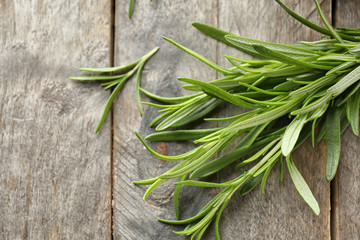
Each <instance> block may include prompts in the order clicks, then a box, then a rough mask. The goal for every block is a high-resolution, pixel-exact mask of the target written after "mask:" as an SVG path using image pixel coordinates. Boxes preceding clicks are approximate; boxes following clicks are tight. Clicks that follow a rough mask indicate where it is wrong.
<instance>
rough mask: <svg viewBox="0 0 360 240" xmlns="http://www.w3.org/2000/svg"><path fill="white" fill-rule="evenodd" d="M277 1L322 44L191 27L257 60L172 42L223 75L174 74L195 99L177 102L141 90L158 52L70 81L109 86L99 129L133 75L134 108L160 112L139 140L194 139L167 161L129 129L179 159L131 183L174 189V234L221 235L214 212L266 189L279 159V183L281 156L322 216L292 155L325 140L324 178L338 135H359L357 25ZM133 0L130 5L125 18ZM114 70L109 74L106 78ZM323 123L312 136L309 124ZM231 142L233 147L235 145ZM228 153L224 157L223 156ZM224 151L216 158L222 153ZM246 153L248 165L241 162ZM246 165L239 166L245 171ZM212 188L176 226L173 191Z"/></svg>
mask: <svg viewBox="0 0 360 240" xmlns="http://www.w3.org/2000/svg"><path fill="white" fill-rule="evenodd" d="M276 2H278V3H279V5H280V6H281V7H282V8H283V9H284V10H285V11H286V12H287V13H288V14H289V15H291V16H292V17H294V18H295V19H296V20H298V21H299V22H301V23H303V24H304V25H306V26H308V27H310V28H312V29H314V30H315V31H317V32H320V33H322V34H325V35H326V36H327V38H326V39H322V40H319V41H314V42H305V41H303V42H299V43H297V44H277V43H270V42H265V41H260V40H255V39H250V38H245V37H241V36H236V35H233V34H231V33H229V32H227V31H224V30H221V29H218V28H215V27H212V26H209V25H206V24H202V23H193V26H194V27H196V28H197V29H198V30H200V31H201V32H202V33H204V34H206V35H208V36H210V37H212V38H214V39H216V40H218V41H220V42H222V43H225V44H227V45H229V46H232V47H234V48H236V49H238V50H241V51H243V52H246V53H248V54H251V55H253V56H255V57H259V58H261V59H260V60H253V59H251V60H250V59H243V58H238V57H234V56H225V57H226V59H227V60H228V61H229V62H230V63H231V64H232V67H231V68H224V67H222V66H219V65H218V64H216V63H214V62H212V61H210V60H208V59H207V58H205V57H204V56H203V55H201V54H199V53H196V52H195V51H193V50H191V49H190V48H187V47H185V46H183V45H181V44H179V43H177V42H175V41H174V40H171V39H169V38H165V37H164V39H165V40H166V41H168V42H169V43H171V44H173V45H174V46H176V47H178V48H180V49H181V50H183V51H185V52H186V53H188V54H190V55H192V56H194V57H195V58H197V59H198V60H200V61H202V62H203V63H204V64H206V65H207V66H209V67H210V68H212V69H214V70H216V71H217V72H218V73H219V74H220V75H221V74H222V75H223V76H222V77H220V78H218V79H215V80H210V81H206V82H204V81H199V80H195V79H190V78H179V80H180V81H182V82H185V83H187V84H188V85H184V88H185V89H187V90H190V91H199V92H198V93H195V94H192V95H189V96H184V97H174V98H169V97H162V96H158V95H155V94H152V93H150V92H148V91H147V90H145V89H142V88H141V87H140V76H141V71H142V69H143V66H144V64H145V62H146V60H147V59H148V58H150V57H151V56H152V55H153V54H154V53H155V52H156V50H157V49H154V50H153V51H152V52H150V53H149V54H147V55H145V56H144V57H142V58H140V59H139V60H137V61H135V62H133V63H131V64H129V65H126V66H122V67H115V68H100V69H93V68H83V69H80V70H84V71H91V72H101V73H103V74H102V75H99V76H83V77H76V78H72V79H73V80H77V81H101V82H102V84H101V85H102V86H103V87H104V88H105V89H109V88H112V87H115V88H114V90H113V92H112V94H111V95H110V98H109V100H108V103H107V105H106V107H105V110H104V114H103V116H102V118H101V121H100V123H99V126H98V128H97V131H98V130H99V129H100V127H101V125H102V124H103V122H104V121H105V118H106V115H107V113H108V112H109V110H110V108H111V105H112V103H113V101H114V99H115V97H116V96H117V94H118V93H119V91H120V90H121V88H122V86H123V85H124V84H125V82H126V81H127V80H128V79H129V78H130V77H131V76H132V75H133V74H134V73H135V72H137V80H136V86H135V90H136V100H137V103H138V106H139V109H140V113H142V110H141V100H140V93H141V92H142V93H144V94H146V95H147V96H149V97H150V98H153V99H154V100H156V101H159V102H162V103H163V104H159V103H153V102H147V103H144V104H147V105H150V106H153V107H156V108H159V111H158V112H159V116H158V117H156V118H155V119H154V120H153V121H152V122H151V123H150V126H151V127H152V126H156V130H157V131H160V132H157V133H154V134H151V135H149V136H147V137H146V140H149V141H184V140H193V141H194V143H195V144H196V147H195V148H194V149H192V150H190V151H189V152H186V153H183V154H180V155H177V156H165V155H161V154H159V153H157V152H156V151H154V150H152V149H151V148H150V147H149V146H148V144H147V143H146V142H145V140H144V139H143V138H142V137H141V136H140V134H138V133H136V135H137V136H138V138H139V139H140V141H141V142H142V143H143V144H144V146H145V147H146V148H147V149H148V150H149V152H150V153H151V154H152V155H154V156H155V157H157V158H160V159H163V160H167V161H179V163H178V164H177V165H175V166H174V167H172V168H171V169H169V170H167V171H166V172H164V173H162V174H160V175H159V176H157V177H155V178H151V179H148V180H142V181H137V182H134V183H135V184H138V185H150V186H149V188H148V189H147V191H146V192H145V194H144V197H143V199H144V200H146V199H147V198H148V197H149V196H150V194H151V193H152V191H154V189H156V188H157V187H159V186H160V185H161V184H162V183H164V182H165V181H167V180H169V179H178V181H177V182H176V183H175V184H176V187H175V192H174V209H175V215H176V219H177V220H165V219H159V221H161V222H164V223H169V224H181V225H187V226H186V227H185V228H184V230H183V231H178V232H175V233H176V234H180V235H191V236H192V239H193V238H196V239H200V238H201V237H202V236H203V234H204V232H205V231H206V229H207V228H208V227H209V225H210V224H211V223H212V222H214V225H215V235H216V238H217V239H220V234H219V222H220V217H221V214H222V213H223V211H224V209H225V208H226V206H227V204H228V203H229V201H230V199H231V197H232V196H233V195H234V194H235V192H236V191H238V190H239V192H240V194H241V195H245V194H247V193H249V192H250V191H251V190H253V189H254V188H255V187H256V186H257V185H258V184H260V183H261V184H260V191H261V192H262V193H263V192H264V189H265V186H266V180H267V178H268V176H269V174H270V173H271V170H272V169H273V167H274V166H275V164H276V163H278V164H279V168H280V180H282V178H283V168H284V167H283V159H284V158H285V159H286V166H287V168H288V170H289V173H290V176H291V179H292V181H293V183H294V186H295V188H296V189H297V191H298V192H299V194H300V195H301V197H302V198H303V199H304V201H305V202H306V203H307V204H308V205H309V207H310V208H311V209H312V210H313V211H314V213H315V214H316V215H319V214H320V208H319V205H318V203H317V201H316V199H315V197H314V195H313V194H312V192H311V190H310V188H309V186H308V185H307V183H306V182H305V180H304V178H303V177H302V176H301V174H300V172H299V171H298V169H297V168H296V166H295V164H294V161H293V159H292V153H293V151H294V150H295V149H296V148H297V147H298V146H300V145H301V144H302V143H303V142H304V141H305V140H306V139H307V138H309V137H310V136H311V138H312V140H313V145H314V144H315V139H316V140H318V141H319V140H321V139H322V138H323V137H324V136H325V138H326V154H327V163H326V176H325V177H326V179H327V180H329V181H330V180H331V179H332V178H333V177H334V176H335V174H336V170H337V167H338V164H339V160H340V149H341V141H340V136H341V133H342V132H343V131H344V129H345V128H346V127H347V126H348V125H349V123H350V125H351V127H352V130H353V132H354V134H356V135H358V134H359V107H360V92H359V88H360V82H359V80H360V65H359V63H360V38H359V36H360V31H359V29H349V28H338V29H334V28H333V27H332V26H331V25H330V24H329V22H328V21H327V19H326V18H325V17H324V14H323V13H322V11H321V9H320V5H319V3H318V2H317V1H316V0H315V5H316V8H317V10H318V13H319V15H320V18H321V19H322V21H323V22H324V25H325V26H326V28H323V27H321V26H318V25H316V24H314V23H312V22H310V21H309V20H307V19H305V18H303V17H301V16H299V15H298V14H297V13H295V12H294V11H292V10H291V9H289V8H288V7H287V6H286V5H285V4H284V3H283V2H282V1H281V0H276ZM133 6H134V0H131V1H130V5H129V7H130V8H129V17H131V14H132V11H133ZM115 71H119V72H120V73H119V74H116V75H108V74H107V75H104V74H106V73H111V72H115ZM220 104H234V105H236V106H239V107H243V108H248V109H249V111H247V112H245V113H242V114H240V115H235V116H228V117H225V118H205V119H204V117H205V116H206V115H207V114H208V113H210V112H211V111H213V110H214V109H215V108H217V107H218V106H219V105H220ZM200 119H202V120H205V121H209V122H227V123H228V124H227V125H225V126H223V127H221V128H211V129H201V130H189V129H174V130H171V131H164V132H161V131H163V130H165V129H169V128H178V127H182V126H186V125H187V124H188V123H192V122H195V121H198V120H200ZM318 126H319V127H320V130H319V131H318V135H317V136H315V128H316V127H318ZM235 142H238V143H237V144H234V143H235ZM225 150H228V151H227V152H226V153H223V152H224V151H225ZM222 153H223V154H222ZM244 157H246V159H243V158H244ZM231 164H234V166H235V170H236V171H241V173H239V175H238V177H236V178H234V179H232V180H229V181H227V182H220V183H218V182H207V181H203V180H202V179H199V178H204V177H207V176H210V175H212V174H215V173H217V172H219V171H221V170H222V169H223V168H225V167H228V166H230V165H231ZM244 169H246V170H245V171H244ZM184 185H187V186H193V187H207V188H209V187H217V188H221V190H220V191H219V193H218V194H217V195H216V196H215V197H214V198H213V199H211V200H210V201H209V202H208V203H207V204H206V205H205V206H204V207H203V208H202V209H201V210H200V211H199V212H198V213H197V214H195V216H193V217H191V218H188V219H184V220H180V219H179V216H180V213H179V207H178V206H179V204H180V203H179V195H180V190H181V187H182V186H184Z"/></svg>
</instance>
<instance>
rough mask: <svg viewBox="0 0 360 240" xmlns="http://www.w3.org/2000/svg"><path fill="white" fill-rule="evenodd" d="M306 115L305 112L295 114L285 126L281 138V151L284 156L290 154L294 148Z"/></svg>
mask: <svg viewBox="0 0 360 240" xmlns="http://www.w3.org/2000/svg"><path fill="white" fill-rule="evenodd" d="M306 116H307V115H306V114H304V115H298V116H296V118H295V119H294V120H293V121H292V122H291V124H290V125H289V126H288V127H287V129H286V131H285V133H284V136H283V138H282V140H281V152H282V154H283V155H284V156H285V157H286V156H288V155H289V154H291V152H292V150H293V149H294V147H295V144H296V141H297V140H298V137H299V135H300V132H301V129H302V128H303V126H304V124H305V122H306Z"/></svg>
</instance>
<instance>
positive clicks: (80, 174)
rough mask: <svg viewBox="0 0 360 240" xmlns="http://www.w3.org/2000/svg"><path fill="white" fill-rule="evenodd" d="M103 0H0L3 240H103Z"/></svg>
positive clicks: (106, 166)
mask: <svg viewBox="0 0 360 240" xmlns="http://www.w3.org/2000/svg"><path fill="white" fill-rule="evenodd" d="M110 19H111V18H110V1H109V0H101V1H51V0H41V1H40V0H31V1H18V0H14V1H0V29H1V34H0V44H1V51H0V81H1V84H0V93H1V94H0V166H1V169H0V202H1V204H0V239H110V237H111V220H110V214H111V205H110V200H111V188H110V186H111V185H110V127H109V123H107V124H106V126H105V127H104V128H103V130H102V131H101V133H100V134H98V135H95V134H94V130H95V127H96V124H97V122H98V120H99V116H100V114H101V111H102V108H103V106H104V104H105V102H106V98H107V96H106V95H107V94H106V93H104V92H103V91H102V90H101V87H99V86H98V84H94V85H89V84H87V85H82V84H78V83H74V82H71V81H70V80H69V76H71V75H75V74H79V72H78V71H77V68H78V67H80V66H108V65H109V64H110V26H111V20H110Z"/></svg>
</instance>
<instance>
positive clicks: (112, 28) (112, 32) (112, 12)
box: [109, 0, 116, 240]
mask: <svg viewBox="0 0 360 240" xmlns="http://www.w3.org/2000/svg"><path fill="white" fill-rule="evenodd" d="M115 6H116V0H110V22H111V26H110V54H109V55H110V67H114V63H115V12H116V7H115ZM114 174H115V171H114V110H113V108H111V111H110V189H111V197H110V236H109V239H111V240H114V185H115V175H114Z"/></svg>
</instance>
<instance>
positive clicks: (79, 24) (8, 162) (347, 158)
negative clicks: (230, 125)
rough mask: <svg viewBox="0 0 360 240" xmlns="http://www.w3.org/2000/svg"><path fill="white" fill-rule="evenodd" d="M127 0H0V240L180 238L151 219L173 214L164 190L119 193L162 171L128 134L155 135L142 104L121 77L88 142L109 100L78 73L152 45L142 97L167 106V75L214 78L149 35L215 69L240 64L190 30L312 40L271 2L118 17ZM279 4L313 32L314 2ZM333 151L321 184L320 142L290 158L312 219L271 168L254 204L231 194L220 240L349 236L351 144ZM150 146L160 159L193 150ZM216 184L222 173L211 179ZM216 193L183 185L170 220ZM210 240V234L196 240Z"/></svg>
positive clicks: (355, 176) (355, 189)
mask: <svg viewBox="0 0 360 240" xmlns="http://www.w3.org/2000/svg"><path fill="white" fill-rule="evenodd" d="M128 2H129V1H128V0H118V1H115V0H89V1H61V0H59V1H54V0H28V1H24V0H0V44H1V45H0V114H1V115H0V166H1V168H0V239H129V240H137V239H187V238H185V237H182V236H176V235H174V234H173V233H172V230H175V229H179V228H178V227H174V226H169V225H166V224H161V223H159V222H157V220H156V217H166V218H174V213H173V211H172V192H171V191H172V189H173V186H172V184H168V185H165V188H162V189H160V190H157V191H155V192H154V194H153V195H152V196H151V197H150V198H149V200H148V201H147V202H143V201H142V200H141V199H142V195H143V193H144V191H145V188H144V187H137V186H134V185H133V184H132V181H134V180H139V179H144V178H150V177H154V176H155V175H158V174H160V173H162V172H164V171H165V170H166V169H168V168H169V167H171V165H172V164H171V163H167V162H164V161H160V160H157V159H155V158H154V157H151V156H150V155H149V154H148V153H147V151H146V150H145V149H144V148H143V147H142V145H141V143H140V142H139V141H138V140H137V139H136V137H135V135H134V131H139V132H140V134H141V135H142V136H145V135H147V134H149V133H151V132H153V131H154V130H153V129H150V128H148V124H149V122H150V119H152V118H153V117H154V116H156V109H154V108H151V107H146V106H145V107H144V109H145V113H144V116H143V117H142V118H141V117H140V116H139V113H138V111H137V108H136V104H135V96H134V91H133V90H134V84H133V83H134V82H133V80H131V81H130V82H129V83H128V84H127V85H126V86H125V88H124V89H123V90H122V92H121V94H120V96H119V97H118V98H117V99H116V102H115V104H114V109H113V111H112V113H111V116H110V117H109V118H108V119H107V122H106V124H105V125H104V127H103V128H102V129H101V131H100V133H99V134H94V130H95V127H96V125H97V123H98V121H99V117H100V115H101V113H102V110H103V107H104V105H105V103H106V100H107V97H108V93H107V92H104V91H103V90H102V89H101V87H100V86H98V84H80V83H76V82H72V81H70V80H69V79H68V77H69V76H74V75H78V74H79V72H78V71H77V68H78V67H81V66H93V67H101V66H110V65H121V64H124V63H128V62H130V61H132V60H135V59H137V58H138V57H140V56H142V55H144V54H145V53H147V52H148V51H150V50H151V49H152V48H153V47H155V46H160V47H161V48H160V51H159V52H158V53H157V54H156V55H155V56H154V57H153V58H152V59H151V60H150V61H149V62H148V63H147V64H146V67H145V69H144V72H143V77H142V80H143V87H144V88H146V89H148V90H150V91H152V92H155V93H157V94H161V95H166V96H174V95H176V96H179V95H182V94H187V93H186V92H185V91H183V90H182V89H181V85H180V84H179V83H178V82H177V80H176V78H177V77H179V76H185V77H190V78H195V79H200V80H204V81H206V80H212V79H215V78H216V77H218V76H217V74H216V72H215V71H212V70H209V68H208V67H206V66H204V64H202V63H201V62H199V61H197V60H195V59H193V58H192V57H190V56H188V55H186V54H185V53H183V52H182V51H180V50H178V49H176V48H175V47H173V46H171V45H170V44H169V43H167V42H165V41H164V40H162V39H161V36H167V37H170V38H172V39H174V40H175V41H177V42H179V43H181V44H183V45H185V46H188V47H190V48H192V49H194V50H195V51H197V52H199V53H201V54H203V55H205V56H206V57H207V58H209V59H211V60H213V61H215V62H217V63H219V64H220V65H225V66H226V65H227V64H228V63H226V61H225V60H224V58H223V55H224V54H233V55H236V56H244V55H243V54H242V53H239V52H238V51H235V50H233V49H231V48H228V47H226V46H224V45H223V44H220V43H217V42H216V41H214V40H212V39H209V38H208V37H205V36H204V35H202V34H201V33H199V32H198V31H197V30H196V29H194V28H192V26H191V23H192V22H195V21H198V22H203V23H207V24H211V25H214V26H217V27H219V28H222V29H225V30H228V31H230V32H233V33H235V34H240V35H243V36H247V37H252V38H257V39H261V40H267V41H274V42H280V43H291V42H296V41H299V40H316V39H318V38H319V37H320V35H319V34H316V33H314V32H313V31H311V30H309V29H308V28H306V27H304V26H301V25H300V24H299V23H297V22H296V21H294V20H293V19H291V17H289V16H288V15H287V14H285V12H284V11H283V10H282V9H280V7H279V6H277V4H276V3H275V2H274V1H266V0H261V1H251V0H209V1H201V0H196V1H195V0H194V1H182V0H166V1H165V0H154V1H152V2H150V1H148V0H145V1H139V0H138V1H136V5H135V12H134V15H133V18H132V19H131V20H130V19H128V17H127V8H128V4H129V3H128ZM286 3H287V4H288V5H289V6H290V7H291V8H292V9H294V10H295V11H296V12H298V13H300V14H301V15H302V16H305V17H307V18H308V19H310V20H312V21H315V22H317V23H320V22H321V21H320V19H319V17H318V14H317V12H316V8H315V5H314V4H313V1H311V0H306V1H290V0H287V1H286ZM321 6H322V8H323V11H324V12H325V14H326V16H327V17H328V19H330V20H332V22H333V24H334V25H335V26H344V27H356V28H359V27H360V25H359V22H360V14H359V10H360V0H332V1H331V0H324V1H321ZM235 111H239V110H238V109H235V108H228V109H225V110H223V111H219V112H217V113H215V114H217V115H218V116H221V115H228V114H229V113H231V112H235ZM208 125H209V126H210V125H211V124H208ZM342 143H343V148H342V155H341V163H340V166H339V171H338V174H337V176H336V178H335V180H334V181H333V182H332V183H330V184H329V183H328V182H326V180H325V177H324V166H325V153H324V150H325V148H324V144H323V143H321V144H320V145H318V146H317V148H316V149H312V148H311V147H310V144H309V143H308V142H307V143H305V145H304V146H303V147H302V148H301V149H299V150H298V151H297V152H296V153H295V161H296V164H297V166H298V167H299V170H300V171H301V172H302V174H303V176H304V178H305V179H306V181H307V182H308V184H309V186H310V188H311V189H312V191H313V193H314V195H315V197H316V199H317V200H318V202H319V204H320V208H321V214H320V216H318V217H317V216H315V215H314V214H313V213H312V211H311V210H310V209H309V208H308V207H307V205H306V204H305V203H304V202H303V200H302V198H301V197H300V196H299V195H298V193H297V192H296V190H295V188H294V187H293V185H292V183H291V179H290V177H289V175H288V174H287V172H285V173H286V174H285V180H284V181H283V182H282V183H280V182H279V179H278V172H277V170H276V169H275V170H274V171H272V173H271V174H270V176H269V179H268V181H267V186H266V188H265V193H264V194H262V195H261V194H260V193H259V190H258V189H256V190H255V191H253V192H252V193H250V194H249V195H247V196H246V197H239V196H237V195H236V196H234V197H233V199H232V201H231V204H229V206H228V207H227V209H226V210H225V212H224V214H223V218H222V220H221V234H222V237H223V239H330V238H331V239H335V240H339V239H360V237H359V236H360V214H359V209H360V157H359V148H358V146H360V138H357V137H355V136H353V134H352V133H351V131H346V133H345V134H344V135H343V137H342ZM151 146H152V147H153V148H154V149H157V150H158V151H161V152H162V153H166V154H176V153H180V152H184V151H186V150H189V149H190V148H191V147H192V146H191V144H189V143H187V144H185V143H171V144H166V143H158V144H151ZM229 174H231V171H227V170H226V171H223V172H221V173H220V174H218V175H217V176H215V178H217V179H219V180H221V179H224V178H225V176H226V175H229ZM216 191H217V190H216V189H206V190H204V189H202V190H199V189H196V188H191V187H189V188H186V189H185V191H184V195H183V196H182V198H181V206H180V209H181V211H182V217H186V216H190V215H192V214H194V213H195V211H197V210H198V209H199V208H200V207H201V205H202V204H204V203H205V202H206V200H207V199H209V198H210V197H212V196H214V195H215V194H216ZM210 229H211V228H210ZM214 238H215V237H214V232H213V231H212V230H210V231H209V232H208V233H207V235H206V237H205V239H214Z"/></svg>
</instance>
